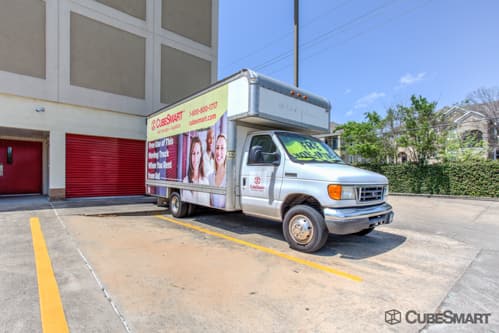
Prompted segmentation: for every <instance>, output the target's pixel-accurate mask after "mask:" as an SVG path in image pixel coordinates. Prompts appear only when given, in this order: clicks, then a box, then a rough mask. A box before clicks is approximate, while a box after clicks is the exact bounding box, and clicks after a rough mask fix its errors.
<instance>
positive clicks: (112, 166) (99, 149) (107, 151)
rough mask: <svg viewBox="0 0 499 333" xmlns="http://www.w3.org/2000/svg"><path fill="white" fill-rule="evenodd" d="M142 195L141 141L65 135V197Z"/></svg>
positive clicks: (143, 183)
mask: <svg viewBox="0 0 499 333" xmlns="http://www.w3.org/2000/svg"><path fill="white" fill-rule="evenodd" d="M144 193H145V141H141V140H129V139H118V138H107V137H99V136H88V135H77V134H66V197H68V198H74V197H97V196H99V197H100V196H120V195H143V194H144Z"/></svg>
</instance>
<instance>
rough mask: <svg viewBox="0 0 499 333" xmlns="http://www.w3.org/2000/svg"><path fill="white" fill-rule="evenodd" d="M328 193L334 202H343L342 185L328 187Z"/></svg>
mask: <svg viewBox="0 0 499 333" xmlns="http://www.w3.org/2000/svg"><path fill="white" fill-rule="evenodd" d="M327 193H328V194H329V197H330V198H331V199H333V200H341V185H333V184H331V185H328V187H327Z"/></svg>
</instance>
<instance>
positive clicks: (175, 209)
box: [170, 192, 189, 217]
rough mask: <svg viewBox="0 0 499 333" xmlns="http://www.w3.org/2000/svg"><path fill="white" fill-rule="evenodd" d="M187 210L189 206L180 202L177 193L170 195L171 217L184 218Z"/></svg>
mask: <svg viewBox="0 0 499 333" xmlns="http://www.w3.org/2000/svg"><path fill="white" fill-rule="evenodd" d="M188 209H189V204H188V203H186V202H182V200H181V199H180V194H179V193H178V192H173V193H172V194H171V195H170V211H171V212H172V215H173V217H185V216H186V215H187V211H188Z"/></svg>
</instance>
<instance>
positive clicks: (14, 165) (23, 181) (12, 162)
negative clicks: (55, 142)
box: [0, 139, 42, 194]
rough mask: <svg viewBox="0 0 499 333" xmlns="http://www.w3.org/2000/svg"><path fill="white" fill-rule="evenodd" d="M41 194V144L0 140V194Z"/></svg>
mask: <svg viewBox="0 0 499 333" xmlns="http://www.w3.org/2000/svg"><path fill="white" fill-rule="evenodd" d="M31 193H42V143H41V142H33V141H17V140H3V139H0V194H31Z"/></svg>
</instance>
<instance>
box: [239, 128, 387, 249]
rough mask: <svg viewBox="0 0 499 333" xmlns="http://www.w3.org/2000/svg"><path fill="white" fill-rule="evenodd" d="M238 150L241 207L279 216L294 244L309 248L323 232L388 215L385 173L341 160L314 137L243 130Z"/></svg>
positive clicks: (355, 230)
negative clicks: (380, 173)
mask: <svg viewBox="0 0 499 333" xmlns="http://www.w3.org/2000/svg"><path fill="white" fill-rule="evenodd" d="M243 151H244V155H243V156H242V158H241V165H240V168H241V169H240V170H241V171H240V202H241V209H242V211H243V213H245V214H247V215H253V216H258V217H263V218H269V219H274V220H279V221H282V222H283V233H284V236H285V238H286V240H287V241H288V243H289V244H290V246H291V247H292V248H294V249H297V250H300V251H303V252H314V251H316V250H318V249H320V248H321V247H322V246H323V245H324V243H325V242H326V240H327V236H328V234H329V233H333V234H339V235H345V234H359V235H365V234H367V233H369V232H371V231H372V230H373V229H374V228H375V227H377V226H379V225H382V224H388V223H391V222H392V220H393V212H392V207H391V206H390V205H389V204H388V203H386V202H385V199H386V196H387V194H388V180H387V178H386V177H384V176H382V175H379V174H377V173H374V172H370V171H367V170H363V169H359V168H355V167H352V166H349V165H347V164H345V163H344V162H343V161H342V160H341V158H339V157H338V156H337V155H336V153H335V152H334V151H333V150H332V149H331V148H330V147H329V146H328V145H326V144H325V143H324V142H322V141H321V140H319V139H317V138H314V137H312V136H308V135H305V134H300V133H295V132H289V131H279V130H273V131H259V132H254V133H251V134H249V135H248V137H247V139H246V142H245V144H244V149H243Z"/></svg>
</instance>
